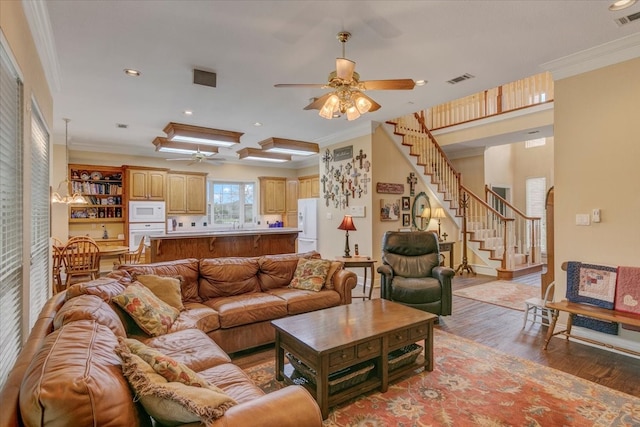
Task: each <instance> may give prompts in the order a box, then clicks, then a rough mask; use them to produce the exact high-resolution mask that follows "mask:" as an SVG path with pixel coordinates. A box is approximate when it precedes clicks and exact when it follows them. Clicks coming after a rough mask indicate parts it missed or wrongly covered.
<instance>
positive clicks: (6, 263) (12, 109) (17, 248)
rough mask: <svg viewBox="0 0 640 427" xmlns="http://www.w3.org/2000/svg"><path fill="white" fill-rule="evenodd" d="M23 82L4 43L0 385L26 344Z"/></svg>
mask: <svg viewBox="0 0 640 427" xmlns="http://www.w3.org/2000/svg"><path fill="white" fill-rule="evenodd" d="M22 201H23V200H22V83H21V81H20V79H19V77H18V73H17V71H16V69H15V68H14V67H13V65H12V62H11V60H10V58H9V55H8V54H7V52H6V51H5V49H4V46H3V45H2V44H0V324H1V325H2V327H0V342H1V343H2V347H1V348H0V387H1V386H3V385H4V383H5V382H6V380H7V376H8V375H9V372H10V370H11V368H12V367H13V364H14V363H15V361H16V358H17V357H18V353H19V352H20V348H21V346H22V327H21V326H22V309H23V301H22V264H23V260H22V258H23V257H22V250H23V246H22V239H23V237H22V226H23V225H22V221H23V220H22V211H23V209H22Z"/></svg>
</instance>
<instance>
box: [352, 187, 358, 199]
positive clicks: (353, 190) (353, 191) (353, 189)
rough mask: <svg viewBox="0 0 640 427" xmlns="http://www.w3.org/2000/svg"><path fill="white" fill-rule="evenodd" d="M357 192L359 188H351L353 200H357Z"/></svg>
mask: <svg viewBox="0 0 640 427" xmlns="http://www.w3.org/2000/svg"><path fill="white" fill-rule="evenodd" d="M356 191H358V188H357V187H351V197H352V198H353V199H355V198H356Z"/></svg>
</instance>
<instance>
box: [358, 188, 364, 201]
mask: <svg viewBox="0 0 640 427" xmlns="http://www.w3.org/2000/svg"><path fill="white" fill-rule="evenodd" d="M356 191H357V192H358V199H361V198H362V193H363V191H364V190H363V189H362V187H358V189H357V190H356Z"/></svg>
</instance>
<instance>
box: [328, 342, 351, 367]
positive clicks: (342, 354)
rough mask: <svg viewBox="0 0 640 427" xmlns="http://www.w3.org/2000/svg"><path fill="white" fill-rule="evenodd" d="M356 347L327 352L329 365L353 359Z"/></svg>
mask: <svg viewBox="0 0 640 427" xmlns="http://www.w3.org/2000/svg"><path fill="white" fill-rule="evenodd" d="M355 357H356V348H355V347H348V348H344V349H342V350H339V351H335V352H333V353H331V354H329V366H336V365H340V364H343V363H345V362H349V361H350V360H353V359H355Z"/></svg>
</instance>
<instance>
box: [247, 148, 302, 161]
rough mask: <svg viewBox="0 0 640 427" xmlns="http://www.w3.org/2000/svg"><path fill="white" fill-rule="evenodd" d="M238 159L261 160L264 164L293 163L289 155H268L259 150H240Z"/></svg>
mask: <svg viewBox="0 0 640 427" xmlns="http://www.w3.org/2000/svg"><path fill="white" fill-rule="evenodd" d="M238 157H239V158H240V159H244V160H259V161H263V162H275V163H284V162H289V161H291V156H290V155H289V154H280V153H268V152H266V151H262V150H258V149H257V148H243V149H242V150H238Z"/></svg>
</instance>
